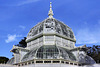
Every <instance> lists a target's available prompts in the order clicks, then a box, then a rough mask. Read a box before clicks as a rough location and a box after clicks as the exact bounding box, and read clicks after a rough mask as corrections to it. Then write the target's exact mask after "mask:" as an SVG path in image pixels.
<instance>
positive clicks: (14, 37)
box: [5, 34, 22, 43]
mask: <svg viewBox="0 0 100 67" xmlns="http://www.w3.org/2000/svg"><path fill="white" fill-rule="evenodd" d="M21 36H22V35H16V34H14V35H10V34H8V36H7V39H6V40H5V42H6V43H9V42H13V41H16V38H17V37H21Z"/></svg>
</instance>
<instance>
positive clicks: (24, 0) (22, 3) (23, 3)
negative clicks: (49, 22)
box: [16, 0, 40, 6]
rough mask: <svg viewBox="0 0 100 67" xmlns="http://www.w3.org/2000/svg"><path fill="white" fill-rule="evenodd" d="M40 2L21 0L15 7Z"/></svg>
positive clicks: (36, 0)
mask: <svg viewBox="0 0 100 67" xmlns="http://www.w3.org/2000/svg"><path fill="white" fill-rule="evenodd" d="M38 1H40V0H23V1H20V2H18V3H17V4H16V6H22V5H25V4H29V3H33V2H38Z"/></svg>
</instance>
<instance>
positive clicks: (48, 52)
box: [22, 45, 76, 61]
mask: <svg viewBox="0 0 100 67" xmlns="http://www.w3.org/2000/svg"><path fill="white" fill-rule="evenodd" d="M32 59H66V60H72V61H76V58H75V56H74V54H73V53H71V52H70V51H69V50H67V49H66V48H63V47H59V46H56V45H43V46H41V47H39V48H35V49H33V50H31V51H30V52H28V53H27V54H26V55H25V56H24V57H23V59H22V61H28V60H32Z"/></svg>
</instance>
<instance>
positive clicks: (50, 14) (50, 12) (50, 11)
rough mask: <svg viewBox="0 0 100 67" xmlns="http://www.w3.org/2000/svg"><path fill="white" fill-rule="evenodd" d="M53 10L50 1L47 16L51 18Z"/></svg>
mask: <svg viewBox="0 0 100 67" xmlns="http://www.w3.org/2000/svg"><path fill="white" fill-rule="evenodd" d="M53 15H54V14H53V11H52V2H50V10H49V13H48V16H49V18H53Z"/></svg>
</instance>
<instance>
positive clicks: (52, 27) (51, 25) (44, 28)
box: [26, 3, 76, 49]
mask: <svg viewBox="0 0 100 67" xmlns="http://www.w3.org/2000/svg"><path fill="white" fill-rule="evenodd" d="M53 15H54V14H53V11H52V6H51V3H50V10H49V13H48V16H49V17H48V18H47V19H45V20H43V21H42V22H41V23H39V24H37V25H36V26H34V27H33V28H32V29H31V30H30V31H29V33H28V36H27V40H26V42H27V48H28V49H31V48H34V47H37V46H40V45H41V46H42V45H58V46H62V47H65V48H68V49H72V48H74V47H75V42H76V39H75V36H74V33H73V31H72V29H71V28H70V27H68V26H67V25H65V24H64V23H63V22H61V21H59V20H56V19H55V18H53Z"/></svg>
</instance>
